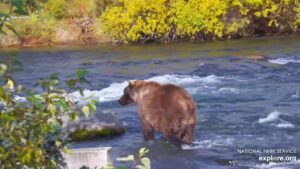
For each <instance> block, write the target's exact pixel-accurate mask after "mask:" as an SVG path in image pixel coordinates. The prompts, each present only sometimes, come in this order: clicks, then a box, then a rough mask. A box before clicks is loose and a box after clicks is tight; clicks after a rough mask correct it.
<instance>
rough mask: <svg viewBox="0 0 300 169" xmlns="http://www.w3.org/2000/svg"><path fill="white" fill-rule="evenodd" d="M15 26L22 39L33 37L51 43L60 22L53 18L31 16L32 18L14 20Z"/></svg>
mask: <svg viewBox="0 0 300 169" xmlns="http://www.w3.org/2000/svg"><path fill="white" fill-rule="evenodd" d="M12 23H13V25H14V28H15V30H16V32H17V33H18V34H19V36H20V38H23V37H32V38H36V39H43V40H47V41H49V42H51V41H52V40H53V39H54V36H55V29H56V25H57V24H58V22H57V21H56V20H55V19H54V18H52V17H42V16H39V15H31V16H30V18H21V19H14V20H13V22H12Z"/></svg>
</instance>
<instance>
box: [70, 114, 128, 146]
mask: <svg viewBox="0 0 300 169" xmlns="http://www.w3.org/2000/svg"><path fill="white" fill-rule="evenodd" d="M64 121H66V124H65V127H66V129H67V130H68V131H69V132H70V137H71V139H72V140H73V141H82V140H89V139H94V138H101V137H113V136H117V135H121V134H123V133H125V129H124V128H123V126H122V123H121V122H120V121H119V120H118V119H117V118H116V117H115V116H114V115H112V114H111V113H97V114H95V115H90V116H89V117H87V118H86V117H84V116H80V117H79V119H78V120H76V121H72V120H70V119H69V118H64Z"/></svg>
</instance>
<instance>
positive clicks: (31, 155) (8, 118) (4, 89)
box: [0, 62, 95, 169]
mask: <svg viewBox="0 0 300 169" xmlns="http://www.w3.org/2000/svg"><path fill="white" fill-rule="evenodd" d="M11 63H12V62H10V63H9V64H7V65H12V64H11ZM7 65H5V64H0V78H1V81H0V84H1V86H0V110H1V111H0V124H1V125H0V133H1V134H0V168H1V169H2V168H3V169H5V168H63V167H64V165H65V163H64V161H63V158H62V154H61V153H62V151H64V150H67V147H68V143H69V142H70V139H69V137H68V133H66V130H64V128H63V121H62V120H61V118H62V117H63V116H65V115H69V116H70V118H71V119H75V117H76V115H77V114H78V113H83V114H85V115H86V114H87V113H88V112H89V111H95V110H94V109H89V107H95V106H94V105H93V103H90V105H89V106H83V107H84V108H82V109H81V107H78V106H75V104H74V103H73V102H72V100H71V99H69V98H68V97H67V96H68V93H69V92H71V91H74V90H77V89H79V88H78V83H80V82H84V81H85V78H84V75H85V74H86V71H78V72H77V78H73V79H70V80H68V81H67V86H68V87H69V89H68V90H67V91H65V90H63V89H60V88H58V86H59V84H60V81H59V79H58V77H57V76H56V74H52V75H51V76H50V78H49V79H41V80H39V81H38V83H37V84H38V86H40V87H41V89H42V90H43V92H42V93H36V92H34V91H32V90H28V92H27V93H24V92H23V87H22V86H21V85H18V86H16V83H15V82H14V81H13V79H12V78H11V75H10V72H11V71H10V69H9V68H10V66H7ZM17 95H21V96H22V95H23V96H25V97H26V101H18V100H16V96H17Z"/></svg>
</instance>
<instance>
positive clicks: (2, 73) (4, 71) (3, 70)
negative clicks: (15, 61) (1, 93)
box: [0, 64, 7, 76]
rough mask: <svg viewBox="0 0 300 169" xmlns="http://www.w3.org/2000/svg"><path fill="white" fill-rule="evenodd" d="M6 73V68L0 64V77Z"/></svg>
mask: <svg viewBox="0 0 300 169" xmlns="http://www.w3.org/2000/svg"><path fill="white" fill-rule="evenodd" d="M6 72H7V66H6V65H5V64H0V76H3V75H4V74H5V73H6Z"/></svg>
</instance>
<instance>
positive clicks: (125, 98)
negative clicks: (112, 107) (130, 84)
mask: <svg viewBox="0 0 300 169" xmlns="http://www.w3.org/2000/svg"><path fill="white" fill-rule="evenodd" d="M118 102H119V104H120V105H123V106H124V105H127V104H130V103H132V102H133V101H132V99H131V98H130V97H129V96H127V95H126V94H125V95H123V96H122V97H121V98H120V99H119V100H118Z"/></svg>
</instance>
